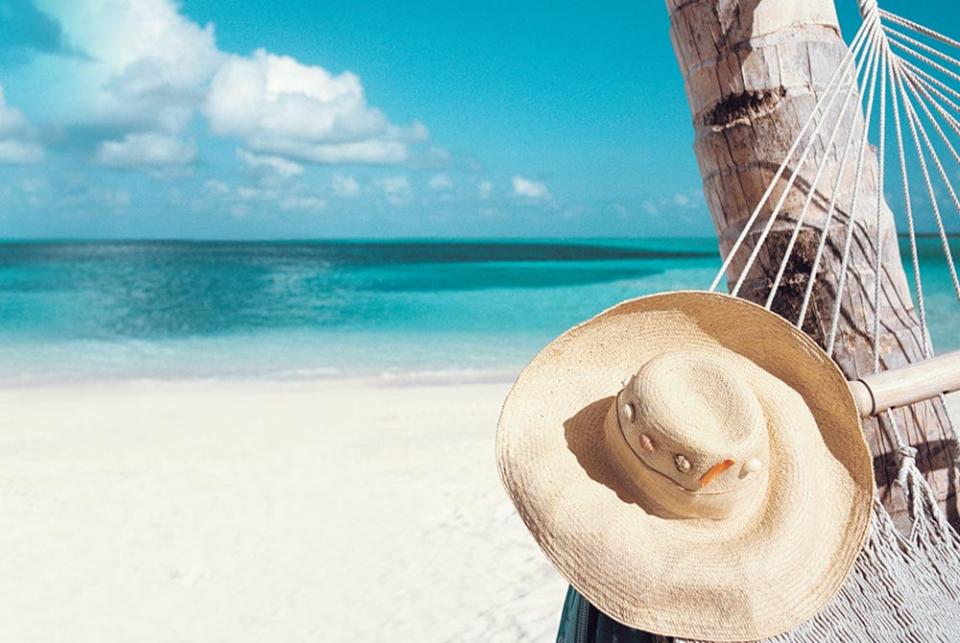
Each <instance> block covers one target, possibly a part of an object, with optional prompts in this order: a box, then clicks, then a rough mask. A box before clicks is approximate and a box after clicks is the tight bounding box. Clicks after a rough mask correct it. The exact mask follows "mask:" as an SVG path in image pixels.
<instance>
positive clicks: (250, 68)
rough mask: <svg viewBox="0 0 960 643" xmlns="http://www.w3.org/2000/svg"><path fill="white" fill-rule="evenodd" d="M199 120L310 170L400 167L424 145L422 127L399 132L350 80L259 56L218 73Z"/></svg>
mask: <svg viewBox="0 0 960 643" xmlns="http://www.w3.org/2000/svg"><path fill="white" fill-rule="evenodd" d="M204 113H205V114H206V116H207V118H208V120H209V122H210V127H211V129H212V130H213V131H214V132H215V133H217V134H220V135H231V136H239V137H241V138H243V139H244V141H245V142H246V144H247V146H248V147H249V148H251V149H253V150H256V151H258V152H262V153H271V154H278V155H283V156H287V157H290V158H296V159H298V160H302V161H306V162H310V163H322V164H336V163H364V164H382V165H389V164H396V163H402V162H404V161H406V160H407V159H408V158H409V145H410V144H411V143H415V142H420V141H424V140H426V139H427V138H428V134H427V130H426V128H425V127H424V126H423V125H422V124H420V123H416V122H415V123H413V124H412V125H410V126H407V127H398V126H396V125H393V124H391V123H390V122H389V121H388V120H387V118H386V116H385V115H384V114H383V112H381V111H380V110H378V109H376V108H373V107H370V106H369V105H367V102H366V98H365V96H364V90H363V85H362V84H361V83H360V79H359V78H358V77H357V76H356V75H355V74H353V73H352V72H349V71H346V72H343V73H341V74H336V75H335V74H331V73H330V72H328V71H327V70H326V69H324V68H323V67H319V66H315V65H304V64H302V63H300V62H298V61H297V60H295V59H293V58H291V57H289V56H278V55H275V54H272V53H269V52H267V51H265V50H263V49H258V50H256V51H255V52H254V53H253V56H252V57H244V56H230V57H229V58H228V59H227V60H226V61H225V62H224V64H223V65H221V66H220V68H219V69H218V70H217V72H216V74H215V75H214V77H213V80H212V82H211V85H210V91H209V93H208V94H207V98H206V101H205V104H204Z"/></svg>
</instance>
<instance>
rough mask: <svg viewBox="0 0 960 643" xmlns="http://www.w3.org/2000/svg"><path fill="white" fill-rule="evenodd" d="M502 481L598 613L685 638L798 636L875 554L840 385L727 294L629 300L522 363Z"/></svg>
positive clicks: (828, 365)
mask: <svg viewBox="0 0 960 643" xmlns="http://www.w3.org/2000/svg"><path fill="white" fill-rule="evenodd" d="M497 459H498V464H499V468H500V475H501V478H502V480H503V483H504V485H505V486H506V488H507V491H508V493H509V494H510V497H511V498H512V499H513V502H514V504H515V505H516V507H517V510H518V511H519V513H520V516H521V517H522V518H523V521H524V522H525V523H526V525H527V528H528V529H529V530H530V531H531V532H532V534H533V536H534V538H535V539H536V540H537V542H538V543H539V545H540V547H541V548H542V549H543V550H544V552H545V553H546V554H547V556H548V557H549V558H550V560H551V561H552V562H553V564H554V565H555V566H556V568H557V569H558V570H559V572H560V573H561V574H562V575H563V576H564V578H566V579H567V580H568V581H569V582H570V584H571V585H573V586H574V587H575V588H576V589H577V590H578V591H579V592H580V593H581V594H583V595H584V596H585V597H586V598H587V599H588V600H589V601H590V602H591V603H593V604H594V605H595V606H596V607H597V608H598V609H600V610H601V611H602V612H604V613H605V614H607V615H608V616H610V617H611V618H614V619H616V620H618V621H620V622H622V623H624V624H626V625H629V626H631V627H635V628H639V629H643V630H647V631H650V632H653V633H656V634H665V635H670V636H678V637H683V638H694V639H707V640H716V641H730V640H746V639H758V638H764V637H769V636H774V635H776V634H779V633H781V632H784V631H787V630H789V629H792V628H793V627H794V626H796V625H798V624H799V623H801V622H802V621H804V620H806V619H808V618H810V617H811V616H813V615H814V614H815V613H816V612H818V611H819V610H820V609H821V608H822V607H824V605H825V604H826V603H827V602H828V601H829V600H830V599H831V598H832V597H833V596H834V595H835V594H836V593H837V592H838V591H839V589H840V586H841V585H842V583H843V581H844V579H845V578H846V576H847V573H848V572H849V570H850V568H851V567H852V565H853V563H854V560H855V559H856V557H857V554H858V553H859V551H860V549H861V548H862V546H863V543H864V540H865V538H866V534H867V528H868V525H869V521H870V513H871V506H872V498H873V469H872V466H871V458H870V452H869V450H868V449H867V445H866V443H865V442H864V439H863V436H862V433H861V430H860V421H859V415H858V413H857V409H856V406H855V404H854V401H853V398H852V397H851V395H850V392H849V390H848V388H847V382H846V380H845V379H844V377H843V375H842V374H841V372H840V371H839V370H838V369H837V367H836V365H835V364H834V363H833V361H832V360H831V359H830V358H829V357H828V356H827V355H826V354H825V353H824V352H823V351H822V350H820V349H819V348H818V347H817V346H816V344H814V342H813V341H812V340H810V339H809V338H808V337H807V336H806V335H804V334H803V333H802V332H800V331H798V330H797V329H796V328H794V327H793V326H791V325H790V324H789V323H787V322H786V321H785V320H783V319H782V318H780V317H779V316H777V315H775V314H773V313H771V312H768V311H767V310H765V309H763V308H761V307H759V306H757V305H755V304H752V303H750V302H747V301H744V300H741V299H735V298H733V297H729V296H727V295H720V294H715V293H704V292H678V293H667V294H661V295H653V296H650V297H642V298H640V299H634V300H632V301H627V302H624V303H621V304H619V305H617V306H615V307H613V308H611V309H609V310H607V311H605V312H603V313H601V314H600V315H598V316H596V317H594V318H593V319H591V320H589V321H587V322H585V323H583V324H581V325H579V326H577V327H575V328H573V329H572V330H570V331H567V332H566V333H565V334H563V335H562V336H560V337H559V338H558V339H556V340H554V341H553V342H552V343H551V344H549V345H548V346H547V347H546V348H545V349H543V351H542V352H541V353H540V354H539V355H537V357H536V358H534V360H533V361H532V362H531V363H530V364H529V365H528V366H527V367H526V369H524V371H523V372H522V373H521V374H520V377H519V378H518V379H517V381H516V383H515V384H514V386H513V389H512V390H511V392H510V395H509V396H508V397H507V400H506V403H505V404H504V407H503V412H502V415H501V417H500V425H499V428H498V435H497Z"/></svg>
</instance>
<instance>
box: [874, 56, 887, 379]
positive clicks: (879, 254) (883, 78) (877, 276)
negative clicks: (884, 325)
mask: <svg viewBox="0 0 960 643" xmlns="http://www.w3.org/2000/svg"><path fill="white" fill-rule="evenodd" d="M889 55H890V48H889V47H888V46H887V45H886V43H884V48H883V57H884V61H885V62H886V59H887V56H889ZM889 75H890V67H889V65H884V66H883V71H882V72H881V74H880V146H879V153H878V155H877V157H878V158H877V162H878V163H879V169H878V171H877V210H876V220H875V222H874V239H873V248H874V252H875V255H874V256H875V262H874V267H873V372H874V373H879V372H880V283H881V281H882V276H883V251H882V249H881V244H880V242H881V241H882V238H881V235H880V230H881V226H880V222H881V218H880V215H881V213H882V212H883V205H884V203H883V171H884V160H885V157H886V153H885V152H886V147H885V144H886V130H887V77H888V76H889Z"/></svg>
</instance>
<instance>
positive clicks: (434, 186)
mask: <svg viewBox="0 0 960 643" xmlns="http://www.w3.org/2000/svg"><path fill="white" fill-rule="evenodd" d="M429 185H430V189H431V190H436V191H437V192H449V191H450V190H452V189H453V180H452V179H451V178H450V177H449V176H448V175H446V174H443V173H440V174H434V175H433V176H432V177H430V183H429Z"/></svg>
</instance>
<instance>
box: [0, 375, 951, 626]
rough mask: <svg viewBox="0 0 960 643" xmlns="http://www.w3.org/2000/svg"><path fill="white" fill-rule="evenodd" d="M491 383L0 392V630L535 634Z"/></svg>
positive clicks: (495, 387)
mask: <svg viewBox="0 0 960 643" xmlns="http://www.w3.org/2000/svg"><path fill="white" fill-rule="evenodd" d="M507 389H508V386H507V385H506V384H475V385H457V386H423V385H418V386H406V387H404V386H389V387H384V386H374V385H371V384H363V383H350V382H319V383H265V382H249V383H210V384H196V383H192V384H186V383H183V384H176V383H134V382H130V383H111V384H102V385H93V384H84V385H79V384H78V385H63V386H57V387H46V388H19V389H6V390H3V391H0V407H2V408H3V409H4V413H3V418H2V420H0V429H2V430H0V440H2V445H0V471H2V473H0V476H2V477H0V494H2V502H3V516H4V528H3V529H2V530H0V551H2V552H3V554H2V557H0V560H2V561H3V565H2V569H0V572H2V573H0V623H2V624H3V631H4V639H5V640H11V641H18V642H20V643H29V642H41V641H42V642H49V641H55V640H69V641H71V642H86V641H96V642H98V643H110V642H115V641H116V642H119V641H137V642H144V643H146V642H158V643H159V642H164V643H167V642H170V641H198V642H199V641H202V642H204V643H208V642H217V641H224V642H226V641H229V642H231V643H237V642H242V641H257V642H261V641H284V642H287V643H292V642H299V641H351V640H352V641H381V640H390V641H511V642H513V641H548V640H551V639H552V637H553V636H554V633H555V631H556V624H557V618H558V616H559V611H560V608H561V604H562V601H563V595H564V591H565V583H564V582H563V581H562V580H561V579H560V578H559V577H558V576H557V574H556V573H555V572H554V571H553V570H552V568H551V567H550V566H549V564H548V563H547V562H546V561H545V560H544V558H543V557H542V556H541V555H540V553H539V551H538V549H537V548H536V546H535V545H534V543H533V541H532V539H531V538H530V537H529V536H528V535H527V533H526V532H525V531H524V528H523V526H522V524H521V522H520V520H519V518H518V517H517V516H516V515H515V514H514V512H513V509H512V506H511V505H510V503H509V501H508V500H507V498H506V496H505V494H504V492H503V491H502V489H501V486H500V482H499V480H498V479H497V473H496V469H495V466H494V428H495V425H496V419H497V414H498V412H499V408H500V404H501V401H502V399H503V397H504V396H505V394H506V392H507ZM953 402H954V410H957V408H956V407H957V405H956V402H957V400H956V399H955V400H953Z"/></svg>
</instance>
